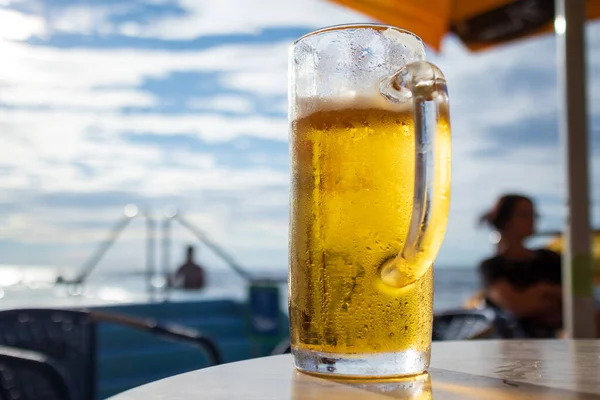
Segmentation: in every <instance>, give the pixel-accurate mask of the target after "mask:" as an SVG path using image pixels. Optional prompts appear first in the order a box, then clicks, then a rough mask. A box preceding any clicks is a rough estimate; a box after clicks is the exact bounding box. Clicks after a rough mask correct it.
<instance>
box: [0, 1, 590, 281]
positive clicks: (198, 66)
mask: <svg viewBox="0 0 600 400" xmlns="http://www.w3.org/2000/svg"><path fill="white" fill-rule="evenodd" d="M369 21H370V20H369V19H368V18H367V17H365V16H363V15H360V14H357V13H354V12H352V11H349V10H347V9H344V8H342V7H340V6H338V5H335V4H333V3H329V2H326V1H319V0H219V1H214V0H213V1H206V0H180V1H177V0H99V1H93V0H79V1H77V0H45V1H41V0H0V264H11V265H49V266H54V267H56V268H59V269H69V268H73V269H77V268H79V267H81V265H83V264H84V263H85V261H86V260H87V259H88V258H89V257H90V256H91V254H92V252H93V251H94V249H95V248H96V247H97V246H98V244H99V242H100V241H101V240H103V239H104V238H105V237H106V235H107V233H108V230H109V229H110V227H111V226H113V225H114V224H115V223H116V222H117V221H118V220H119V218H121V216H122V215H123V207H124V206H125V205H127V204H130V203H133V204H136V205H137V206H138V207H139V208H140V210H148V212H150V213H152V215H153V216H154V217H155V218H156V219H157V220H159V221H161V220H162V219H163V218H164V217H163V216H164V215H165V211H166V210H170V209H173V207H176V208H177V209H178V210H180V212H181V213H182V214H183V215H185V216H186V218H187V219H188V220H189V221H191V222H192V223H193V224H194V225H196V226H197V227H199V228H200V229H202V230H204V231H205V232H207V233H208V235H209V236H210V237H211V238H212V239H213V240H214V241H215V242H217V243H219V244H221V246H222V247H224V248H225V249H226V250H227V251H228V252H230V253H231V255H232V256H233V257H234V258H235V259H236V260H237V261H238V262H239V263H240V264H241V265H244V266H246V267H248V268H254V269H273V270H277V271H285V269H286V268H287V244H288V241H287V237H288V210H289V207H288V201H289V200H288V199H289V161H288V160H289V155H288V124H287V54H288V53H287V52H288V47H289V45H290V43H291V42H292V41H293V40H295V39H296V38H298V37H300V36H301V35H303V34H305V33H308V32H310V31H312V30H315V29H317V28H321V27H323V26H328V25H335V24H340V23H350V22H369ZM587 38H588V43H587V46H588V75H589V85H588V95H589V121H590V139H591V141H590V150H589V156H590V157H591V158H590V160H591V172H592V174H591V178H590V180H591V182H590V183H591V184H592V219H593V224H594V225H595V226H600V174H599V171H600V24H599V23H595V24H589V26H588V28H587ZM555 46H556V43H555V40H554V38H553V37H552V36H551V35H549V36H544V37H539V38H534V39H528V40H525V41H521V42H519V43H516V44H512V45H509V46H503V47H501V48H498V49H495V50H493V51H488V52H483V53H470V52H469V51H467V50H466V49H465V48H464V47H463V46H462V44H461V43H460V42H459V41H458V40H456V39H455V38H453V37H451V36H449V37H447V38H446V39H445V40H444V43H443V51H442V52H441V53H440V54H434V53H432V52H428V56H429V59H430V61H432V62H434V63H436V64H437V65H438V66H439V67H440V68H441V69H442V70H443V71H444V73H445V75H446V78H447V80H448V85H449V91H450V99H451V119H452V135H453V171H452V172H453V182H452V202H451V210H450V217H449V222H448V230H447V234H446V238H445V241H444V244H443V247H442V249H441V251H440V254H439V256H438V259H437V261H436V266H437V267H440V268H443V267H470V268H472V267H474V266H475V265H477V263H478V261H479V260H481V259H482V258H484V257H486V256H488V255H489V254H490V253H491V252H492V244H491V243H490V240H489V232H488V231H487V230H486V229H483V228H478V227H477V224H476V220H477V218H478V216H479V215H480V214H481V213H482V212H484V211H485V210H486V209H487V208H489V207H490V206H491V204H492V203H493V201H494V199H495V198H496V197H497V196H498V195H499V194H501V193H504V192H509V191H510V192H515V191H517V192H523V193H526V194H530V195H532V196H533V197H534V198H535V200H536V201H537V205H538V208H539V212H540V214H541V217H542V218H541V221H540V224H539V228H540V229H558V228H559V227H560V226H561V224H562V222H563V218H564V206H563V204H564V189H563V182H564V180H563V170H562V161H561V157H562V154H561V152H560V148H559V137H558V128H557V112H558V93H557V85H556V73H557V71H556V60H557V55H556V51H555ZM173 235H174V237H173V241H174V244H173V247H172V254H171V258H170V262H168V263H167V264H168V267H169V268H171V267H173V266H174V265H175V264H176V263H178V262H180V261H181V260H182V257H183V247H184V245H185V244H187V243H194V238H193V237H192V236H191V235H190V234H189V233H188V232H187V231H186V230H185V229H184V228H182V227H180V226H178V225H174V226H173ZM144 238H145V230H144V219H143V218H137V219H134V220H133V221H132V222H131V224H130V226H129V227H128V228H127V229H126V230H125V231H124V232H123V234H122V236H121V237H120V238H119V240H118V241H117V243H116V244H115V245H114V247H113V248H112V249H111V250H110V251H109V252H108V253H107V256H106V257H105V258H104V259H103V260H102V261H101V262H100V264H99V266H98V268H99V269H101V270H103V271H132V270H140V269H142V268H144ZM200 250H201V251H200V254H199V256H198V258H199V260H201V261H202V262H204V263H206V264H207V265H209V267H211V268H223V265H222V264H221V263H220V262H219V261H218V260H217V259H216V258H215V257H214V255H211V254H210V252H209V251H208V250H207V249H202V248H200ZM156 256H157V259H158V260H162V257H163V255H162V253H160V252H159V251H157V253H156ZM161 262H162V261H161ZM159 264H160V263H159Z"/></svg>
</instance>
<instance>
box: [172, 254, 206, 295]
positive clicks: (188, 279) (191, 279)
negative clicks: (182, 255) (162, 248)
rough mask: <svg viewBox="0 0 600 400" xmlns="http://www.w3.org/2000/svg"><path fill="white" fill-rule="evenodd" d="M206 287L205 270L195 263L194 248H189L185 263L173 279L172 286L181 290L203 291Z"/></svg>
mask: <svg viewBox="0 0 600 400" xmlns="http://www.w3.org/2000/svg"><path fill="white" fill-rule="evenodd" d="M205 285H206V280H205V276H204V268H202V267H201V266H200V265H198V264H196V263H195V262H194V246H188V248H187V258H186V260H185V263H183V265H182V266H181V267H179V268H178V269H177V271H176V272H175V275H174V276H173V277H171V286H173V287H176V288H181V289H202V288H203V287H204V286H205Z"/></svg>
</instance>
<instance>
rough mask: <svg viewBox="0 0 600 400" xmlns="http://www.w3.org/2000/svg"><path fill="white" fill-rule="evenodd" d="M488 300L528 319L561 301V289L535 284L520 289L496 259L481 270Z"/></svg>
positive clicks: (483, 265)
mask: <svg viewBox="0 0 600 400" xmlns="http://www.w3.org/2000/svg"><path fill="white" fill-rule="evenodd" d="M479 271H480V275H481V279H482V284H483V287H484V288H485V292H486V296H487V298H488V299H489V300H490V301H492V302H493V303H494V304H495V305H496V306H498V307H499V308H501V309H502V310H504V311H506V312H508V313H510V314H512V315H514V316H515V317H516V318H528V317H533V316H536V315H539V314H542V313H544V312H545V311H546V310H547V309H549V308H551V307H552V306H553V305H554V304H555V303H556V301H557V300H556V299H557V297H558V299H560V294H561V292H560V288H556V287H555V286H554V285H549V284H544V283H540V284H535V285H533V286H530V287H528V288H520V287H517V286H515V285H514V284H513V283H511V281H510V279H508V276H507V273H506V271H505V270H504V268H503V264H501V263H500V262H499V261H498V260H496V259H490V260H486V261H484V262H483V263H482V264H481V265H480V268H479Z"/></svg>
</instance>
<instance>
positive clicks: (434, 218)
mask: <svg viewBox="0 0 600 400" xmlns="http://www.w3.org/2000/svg"><path fill="white" fill-rule="evenodd" d="M289 73H290V79H289V84H290V87H289V100H290V109H289V117H290V125H291V126H290V153H291V205H290V206H291V210H290V249H289V250H290V252H289V265H290V271H289V272H290V275H289V283H290V286H289V290H290V293H289V317H290V328H291V329H290V330H291V333H290V342H291V349H292V354H293V358H294V363H295V366H296V367H297V368H298V369H299V370H301V371H305V372H310V373H317V374H325V375H334V376H354V377H386V376H403V375H413V374H417V373H420V372H422V371H424V370H426V369H427V367H428V366H429V358H430V347H431V334H432V319H433V261H434V258H435V256H436V255H437V252H438V250H439V248H440V245H441V243H442V240H443V237H444V233H445V230H446V222H447V218H448V208H449V201H450V124H449V111H448V95H447V90H446V81H445V78H444V76H443V74H442V73H441V71H440V70H439V69H438V68H437V67H436V66H434V65H432V64H430V63H428V62H427V61H425V48H424V45H423V42H422V41H421V40H420V39H419V38H418V37H417V36H415V35H414V34H412V33H410V32H407V31H404V30H401V29H398V28H394V27H390V26H384V25H375V24H368V25H345V26H336V27H330V28H325V29H322V30H319V31H316V32H313V33H310V34H308V35H306V36H303V37H302V38H300V39H298V40H297V41H296V42H294V44H293V45H292V47H291V49H290V67H289Z"/></svg>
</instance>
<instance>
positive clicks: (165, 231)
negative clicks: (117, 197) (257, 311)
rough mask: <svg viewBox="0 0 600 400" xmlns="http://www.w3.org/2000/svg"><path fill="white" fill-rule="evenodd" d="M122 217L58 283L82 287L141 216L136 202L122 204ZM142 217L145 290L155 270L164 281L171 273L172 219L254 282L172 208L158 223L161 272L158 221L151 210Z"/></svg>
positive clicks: (238, 272) (243, 269)
mask: <svg viewBox="0 0 600 400" xmlns="http://www.w3.org/2000/svg"><path fill="white" fill-rule="evenodd" d="M123 214H124V215H123V217H121V218H120V219H119V220H118V221H117V223H116V224H115V225H114V226H113V227H112V228H111V229H110V230H109V233H108V236H107V237H106V239H105V240H104V241H103V242H101V243H100V245H99V246H98V248H97V249H96V251H95V252H94V253H92V255H91V257H90V258H89V259H88V260H86V262H85V263H84V264H83V265H82V266H81V268H80V270H79V273H78V274H77V275H76V276H75V278H71V279H69V278H65V277H62V276H59V277H58V279H57V283H63V284H67V285H69V286H75V287H78V288H81V287H82V286H83V285H84V284H85V282H86V281H87V279H88V278H89V276H90V275H91V274H92V272H94V270H95V269H96V268H97V266H98V264H99V263H100V261H101V260H102V259H103V258H104V256H105V255H106V253H107V252H108V251H109V250H110V249H111V247H112V246H113V244H114V243H115V242H116V241H117V239H118V238H119V237H120V235H121V234H122V233H123V231H124V230H125V228H127V226H129V223H130V222H131V220H133V219H134V218H137V217H139V216H140V213H139V210H138V207H137V206H135V205H132V204H130V205H128V206H126V207H125V209H124V211H123ZM141 216H143V217H144V218H145V222H146V256H145V257H146V270H145V278H146V286H147V290H148V293H150V294H152V293H154V290H155V289H156V286H155V285H154V282H153V279H154V277H155V275H156V273H157V272H158V273H159V275H162V276H163V277H164V279H165V280H168V278H169V276H170V275H171V267H170V264H171V247H172V237H171V236H172V223H173V221H177V222H178V223H179V224H180V225H181V226H182V227H184V228H185V229H187V230H188V231H189V232H190V233H192V234H193V235H194V236H195V237H196V238H197V239H198V240H199V241H200V242H202V243H203V244H204V245H205V246H206V247H208V248H209V249H210V250H211V251H212V252H213V253H214V254H215V255H217V256H218V257H219V258H221V260H223V261H224V262H225V264H226V265H227V266H228V267H229V268H231V269H232V270H233V271H234V272H235V273H236V274H237V275H238V276H240V277H241V278H243V279H244V280H245V281H247V282H248V281H254V280H255V277H253V276H252V274H251V273H249V272H248V270H247V269H246V268H244V267H242V266H241V265H240V264H239V263H238V262H237V261H236V260H235V258H234V257H233V256H232V255H231V254H229V253H228V252H227V251H226V250H225V249H224V248H223V247H221V246H220V245H218V244H217V243H216V242H214V241H213V240H212V239H210V238H209V237H208V235H207V234H206V232H204V231H202V230H201V229H199V228H198V227H196V226H195V225H194V224H193V223H192V222H190V221H189V220H188V219H187V218H185V217H184V216H183V215H182V214H181V213H179V212H177V211H171V212H168V213H165V215H164V216H163V218H162V221H161V222H160V231H161V247H162V248H161V252H162V260H161V271H160V272H159V271H157V267H156V230H157V221H156V219H155V218H154V216H153V214H152V212H151V211H150V210H146V211H144V212H143V214H141ZM164 287H165V289H168V288H169V285H168V284H167V282H165V285H164Z"/></svg>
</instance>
